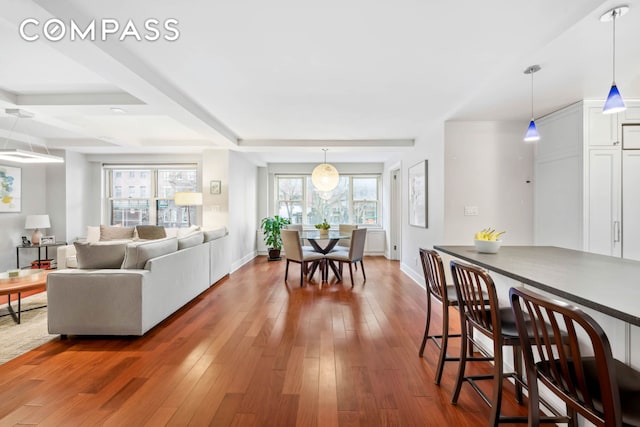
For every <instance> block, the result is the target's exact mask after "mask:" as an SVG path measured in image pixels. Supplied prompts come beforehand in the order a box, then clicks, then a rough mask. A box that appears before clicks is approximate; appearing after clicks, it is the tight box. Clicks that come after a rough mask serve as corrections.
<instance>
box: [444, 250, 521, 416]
mask: <svg viewBox="0 0 640 427" xmlns="http://www.w3.org/2000/svg"><path fill="white" fill-rule="evenodd" d="M450 265H451V274H452V276H453V284H454V286H455V290H456V296H457V299H458V311H459V313H460V331H461V335H462V341H461V346H460V364H459V365H458V375H457V378H456V382H455V388H454V390H453V394H452V396H451V403H452V404H454V405H455V404H457V402H458V397H459V396H460V390H461V388H462V384H463V382H468V383H469V385H471V387H472V388H473V389H474V390H475V391H476V392H477V393H478V394H479V396H480V397H481V398H482V400H483V401H484V402H485V403H486V404H487V405H489V407H490V408H491V411H490V415H489V423H488V425H489V426H497V425H498V423H501V422H511V423H514V422H526V420H527V417H522V416H504V415H502V414H501V412H500V407H501V404H502V389H503V381H504V379H507V378H512V379H513V380H514V382H515V388H516V390H515V392H516V393H515V394H516V400H517V401H518V403H522V389H523V386H524V381H523V379H522V356H521V350H520V338H519V336H518V333H517V331H516V329H515V321H514V319H513V313H512V311H511V308H510V307H505V308H502V307H500V306H499V303H498V296H497V294H496V289H495V285H494V283H493V280H492V279H491V276H489V274H488V273H487V272H486V271H485V270H483V269H481V268H479V267H475V266H472V265H468V264H463V263H460V262H458V261H455V260H454V261H451V264H450ZM473 330H475V331H478V332H480V333H481V334H482V335H484V336H485V337H487V338H489V339H491V340H492V343H493V354H491V353H489V352H488V351H485V349H484V348H483V347H482V345H478V343H477V341H476V339H475V338H474V337H473V336H472V335H471V334H470V333H469V331H473ZM469 344H471V345H474V346H475V347H476V348H477V349H478V350H479V351H480V353H481V354H482V356H471V357H469V356H468V355H467V346H468V345H469ZM504 346H510V347H512V348H513V366H514V371H515V372H509V373H505V372H504V363H503V362H504V360H503V347H504ZM469 361H472V362H475V361H490V362H493V373H492V374H486V375H485V374H481V375H466V376H465V370H466V365H467V362H469ZM480 380H493V391H492V398H491V399H489V397H488V396H487V394H486V393H485V392H484V391H483V390H482V389H481V388H480V386H479V385H478V384H477V381H480Z"/></svg>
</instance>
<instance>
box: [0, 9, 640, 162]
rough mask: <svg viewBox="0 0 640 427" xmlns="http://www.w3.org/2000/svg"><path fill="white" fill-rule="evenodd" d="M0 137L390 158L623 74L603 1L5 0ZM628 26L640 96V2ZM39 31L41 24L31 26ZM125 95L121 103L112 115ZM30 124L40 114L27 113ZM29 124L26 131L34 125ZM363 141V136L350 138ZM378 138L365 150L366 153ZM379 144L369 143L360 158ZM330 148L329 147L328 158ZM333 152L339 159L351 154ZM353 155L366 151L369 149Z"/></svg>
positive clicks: (603, 85)
mask: <svg viewBox="0 0 640 427" xmlns="http://www.w3.org/2000/svg"><path fill="white" fill-rule="evenodd" d="M0 4H1V5H2V9H1V10H2V12H0V15H1V16H0V48H1V51H2V52H3V55H4V58H5V60H4V61H3V66H2V67H0V108H1V109H2V111H4V108H16V107H18V108H22V109H24V110H27V111H30V112H32V113H34V114H35V117H34V119H21V120H20V121H19V122H18V123H17V124H16V128H15V129H14V131H13V132H10V129H11V126H12V125H13V124H14V120H13V118H11V117H6V116H5V117H3V116H2V115H1V114H0V135H1V136H2V137H3V138H7V137H8V136H9V134H10V135H11V139H12V140H17V141H23V142H28V141H31V142H33V143H36V144H41V145H42V144H46V145H47V146H48V147H49V148H66V149H70V150H76V151H80V152H87V153H117V152H127V153H128V152H138V153H156V152H184V151H188V152H193V151H198V150H201V149H203V148H214V147H223V148H233V149H239V150H242V151H245V152H251V153H255V154H254V158H255V159H256V161H296V162H301V161H317V160H319V159H320V158H321V151H320V149H321V148H323V147H328V148H329V150H330V151H329V156H330V157H331V156H335V157H341V158H342V157H343V156H344V157H348V160H349V161H354V160H355V159H356V157H355V156H354V153H355V152H357V153H358V155H357V160H359V161H384V160H386V159H388V158H389V157H390V156H394V155H396V154H397V153H398V152H399V151H400V150H403V149H407V148H406V147H408V146H409V147H410V146H411V144H412V143H413V141H414V140H416V143H418V144H421V143H427V142H425V140H424V139H420V137H421V136H424V135H425V134H427V132H428V131H429V130H430V129H433V128H434V127H436V126H442V123H443V122H444V121H446V120H518V121H522V122H523V132H524V126H525V125H526V122H527V120H528V118H529V116H530V111H529V109H530V77H529V76H526V75H524V74H523V70H524V69H525V68H526V67H527V66H529V65H532V64H540V65H541V66H542V70H541V71H540V72H539V73H537V74H535V81H534V83H535V97H534V100H535V116H536V117H539V116H541V115H544V114H546V113H549V112H551V111H554V110H555V109H558V108H559V107H562V106H565V105H568V104H570V103H573V102H576V101H578V100H580V99H583V98H587V99H596V98H603V97H604V96H605V95H606V93H607V91H608V88H609V85H610V83H611V77H612V75H611V73H612V71H611V65H612V63H611V41H612V26H611V23H601V22H600V21H599V17H600V15H601V14H602V13H603V12H605V11H606V10H608V9H610V8H612V7H614V6H617V5H619V4H621V3H620V2H612V1H606V2H602V1H596V0H564V1H562V2H558V1H557V0H538V1H535V2H531V1H529V2H527V1H524V0H517V1H514V0H494V1H488V2H478V1H476V0H460V1H458V2H456V3H455V4H452V3H451V2H435V1H428V2H427V1H420V0H394V1H388V0H386V1H383V0H381V1H378V2H371V1H365V0H351V1H348V2H345V1H344V0H342V1H339V0H326V1H324V2H319V3H318V2H313V3H312V2H307V1H304V0H303V1H301V0H274V1H270V2H264V1H258V0H245V1H238V0H235V1H231V0H225V1H211V0H190V1H188V2H176V1H174V0H153V1H152V0H137V1H135V2H132V1H126V0H111V1H108V2H107V1H103V0H66V1H62V0H2V1H0ZM625 4H628V5H629V6H630V11H629V12H628V13H627V14H626V15H625V16H624V17H622V18H621V19H619V20H618V21H617V33H616V34H617V66H616V82H617V83H618V87H619V88H620V90H621V92H622V94H623V96H624V97H625V98H627V99H630V98H640V43H638V42H637V41H638V40H640V0H632V1H627V2H626V3H625ZM52 17H56V18H60V19H61V20H62V21H63V22H65V23H67V24H68V25H70V24H69V22H70V21H71V20H74V21H75V22H77V23H80V24H86V23H87V22H88V20H90V19H97V20H100V19H103V18H114V19H117V20H118V21H119V22H120V23H121V25H124V24H125V23H126V22H127V20H129V19H131V20H133V22H135V23H136V26H137V27H138V28H139V29H140V30H144V27H143V23H144V21H145V19H147V18H157V19H159V20H161V21H162V20H165V19H168V18H174V19H177V20H178V22H179V24H178V25H177V27H178V29H179V31H180V38H179V39H178V40H177V41H175V42H168V41H164V40H158V41H154V42H149V41H136V40H134V39H132V38H129V39H128V40H126V41H119V40H117V38H112V39H110V40H108V41H106V42H102V41H98V42H95V43H92V42H89V41H81V40H75V41H70V40H69V39H68V37H67V38H65V39H63V40H62V41H59V42H51V41H48V40H44V39H43V38H41V40H38V41H37V42H26V41H24V40H23V39H21V38H20V36H19V34H18V26H19V24H20V23H21V22H22V21H23V20H24V19H25V18H37V19H39V20H40V21H41V22H45V21H46V20H47V19H50V18H52ZM30 30H31V31H32V32H34V31H35V30H34V27H31V28H30ZM111 107H121V108H122V109H124V110H125V113H124V114H122V113H115V112H113V111H112V110H111ZM25 122H29V123H25ZM27 124H28V128H27ZM354 141H355V142H354ZM363 147H364V148H367V149H366V150H363ZM363 153H366V154H363ZM329 160H331V158H330V159H329ZM340 160H341V159H335V160H333V161H340ZM357 160H356V161H357Z"/></svg>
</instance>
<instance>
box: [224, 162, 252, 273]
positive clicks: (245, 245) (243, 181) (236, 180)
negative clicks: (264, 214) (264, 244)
mask: <svg viewBox="0 0 640 427" xmlns="http://www.w3.org/2000/svg"><path fill="white" fill-rule="evenodd" d="M223 188H224V186H223ZM228 193H229V212H230V213H232V215H230V216H229V237H230V239H229V241H230V243H231V271H232V272H233V271H235V270H237V269H238V268H240V266H242V265H243V264H244V263H245V262H248V261H249V260H251V259H253V258H254V257H255V255H256V232H255V230H256V218H257V217H258V167H257V166H256V165H255V164H253V163H251V162H250V161H248V160H247V159H246V158H245V157H244V155H243V154H242V153H239V152H236V151H230V152H229V191H228Z"/></svg>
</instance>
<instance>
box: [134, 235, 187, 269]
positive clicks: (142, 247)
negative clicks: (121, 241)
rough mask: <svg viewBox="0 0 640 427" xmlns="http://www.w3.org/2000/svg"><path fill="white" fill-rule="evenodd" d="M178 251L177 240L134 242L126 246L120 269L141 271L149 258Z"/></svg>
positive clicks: (172, 238)
mask: <svg viewBox="0 0 640 427" xmlns="http://www.w3.org/2000/svg"><path fill="white" fill-rule="evenodd" d="M177 250H178V239H176V238H175V237H169V238H167V239H159V240H151V241H146V242H134V243H129V244H128V245H127V249H126V251H125V256H124V261H122V268H125V269H127V268H133V269H142V268H144V266H145V264H146V263H147V261H148V260H150V259H151V258H156V257H159V256H162V255H166V254H170V253H172V252H175V251H177Z"/></svg>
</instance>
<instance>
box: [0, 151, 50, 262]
mask: <svg viewBox="0 0 640 427" xmlns="http://www.w3.org/2000/svg"><path fill="white" fill-rule="evenodd" d="M2 166H10V167H19V168H20V169H21V170H22V174H21V175H22V194H21V199H22V201H21V202H22V211H21V212H16V213H12V212H11V213H0V271H6V270H8V269H11V268H16V246H17V245H20V244H22V239H21V236H27V238H28V239H29V240H31V233H32V232H33V230H25V229H24V222H25V219H26V218H27V215H37V214H47V213H49V212H48V211H47V168H46V166H43V165H29V164H18V163H10V162H7V163H2ZM52 222H53V218H52ZM55 232H56V230H55V229H54V228H53V227H52V228H50V229H49V230H44V233H45V234H54V233H55ZM20 257H21V259H20V262H21V263H22V265H27V264H28V263H29V262H30V261H32V260H33V259H37V253H36V252H35V249H21V253H20Z"/></svg>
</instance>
